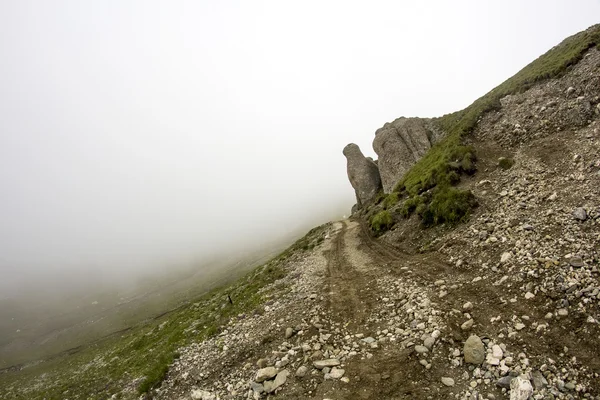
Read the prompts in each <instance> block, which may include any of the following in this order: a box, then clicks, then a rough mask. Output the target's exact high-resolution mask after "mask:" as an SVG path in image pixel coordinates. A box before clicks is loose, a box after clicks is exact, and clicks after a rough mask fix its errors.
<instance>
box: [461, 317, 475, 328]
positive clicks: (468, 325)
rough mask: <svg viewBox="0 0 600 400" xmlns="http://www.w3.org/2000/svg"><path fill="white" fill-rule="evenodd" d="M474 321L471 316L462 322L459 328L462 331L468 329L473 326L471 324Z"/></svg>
mask: <svg viewBox="0 0 600 400" xmlns="http://www.w3.org/2000/svg"><path fill="white" fill-rule="evenodd" d="M474 323H475V321H473V319H472V318H471V319H470V320H468V321H466V322H464V323H463V324H462V325H461V326H460V329H462V330H463V331H468V330H469V329H471V328H472V327H473V324H474Z"/></svg>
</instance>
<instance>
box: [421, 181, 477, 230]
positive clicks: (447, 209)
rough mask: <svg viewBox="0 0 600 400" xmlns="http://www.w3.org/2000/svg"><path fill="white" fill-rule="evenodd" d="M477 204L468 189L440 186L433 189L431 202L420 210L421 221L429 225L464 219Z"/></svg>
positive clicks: (452, 222) (451, 222)
mask: <svg viewBox="0 0 600 400" xmlns="http://www.w3.org/2000/svg"><path fill="white" fill-rule="evenodd" d="M476 205H477V201H476V200H475V196H474V195H473V193H471V191H470V190H461V189H457V188H453V187H449V186H440V187H437V188H436V189H435V190H434V193H433V196H432V200H431V203H429V205H427V206H426V207H424V208H423V211H422V212H421V218H422V223H423V225H424V226H426V227H429V226H433V225H438V224H443V223H448V224H451V225H452V224H457V223H459V222H462V221H464V220H465V219H466V218H467V217H468V216H469V212H470V210H471V209H472V208H473V207H475V206H476Z"/></svg>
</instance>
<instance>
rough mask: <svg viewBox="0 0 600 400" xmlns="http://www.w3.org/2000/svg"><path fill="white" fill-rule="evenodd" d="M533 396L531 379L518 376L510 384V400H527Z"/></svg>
mask: <svg viewBox="0 0 600 400" xmlns="http://www.w3.org/2000/svg"><path fill="white" fill-rule="evenodd" d="M532 394H533V387H532V386H531V382H529V379H526V378H524V377H522V376H518V377H516V378H515V379H513V380H512V381H511V382H510V400H527V399H529V396H531V395H532Z"/></svg>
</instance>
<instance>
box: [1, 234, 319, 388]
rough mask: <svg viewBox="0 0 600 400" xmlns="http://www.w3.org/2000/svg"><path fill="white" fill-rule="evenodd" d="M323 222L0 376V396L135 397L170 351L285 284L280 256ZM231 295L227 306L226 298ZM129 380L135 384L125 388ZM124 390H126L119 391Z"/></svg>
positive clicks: (315, 237) (254, 307) (315, 238)
mask: <svg viewBox="0 0 600 400" xmlns="http://www.w3.org/2000/svg"><path fill="white" fill-rule="evenodd" d="M324 236H325V229H324V226H321V227H318V228H315V229H313V230H311V231H310V232H309V233H308V234H307V235H306V236H305V237H303V238H302V239H300V240H298V241H297V242H296V243H295V244H293V245H292V246H290V247H289V248H288V249H287V250H286V251H284V252H283V253H281V254H280V255H279V256H277V257H275V258H274V259H272V260H271V261H269V262H267V263H266V264H264V265H262V266H260V267H258V268H256V269H254V270H253V271H251V272H249V273H247V274H246V275H243V276H242V277H241V278H239V279H237V280H236V281H235V282H233V283H231V284H229V285H225V286H222V287H219V288H215V289H213V290H211V291H210V292H208V293H206V294H204V295H203V296H200V297H199V298H197V299H195V300H193V301H192V302H191V303H186V304H184V305H182V306H180V307H179V308H177V309H176V310H173V311H172V312H170V313H168V314H166V315H164V316H161V317H159V318H156V319H154V320H150V321H147V322H145V323H143V324H140V325H138V326H134V327H132V328H131V329H130V330H128V331H127V332H124V333H118V334H115V335H113V336H112V337H109V338H106V339H103V340H101V341H98V342H95V343H92V344H90V345H88V346H85V347H83V348H81V349H80V350H79V351H78V352H71V353H69V354H66V353H65V354H63V355H61V356H57V357H55V358H52V359H48V360H45V361H43V362H41V363H39V364H37V365H33V366H30V367H28V368H25V369H23V370H21V371H9V372H4V373H1V374H0V388H2V389H1V390H0V392H1V393H0V394H1V395H4V396H7V397H8V398H13V397H14V398H30V399H62V398H67V397H68V398H70V399H78V398H80V399H88V398H110V397H111V395H113V394H117V396H118V398H132V399H135V398H139V395H140V394H144V393H150V392H151V391H152V389H154V388H156V387H158V386H159V385H160V383H161V382H162V381H163V379H164V378H165V376H166V374H167V373H168V371H169V367H170V365H171V364H172V362H173V361H174V360H175V359H177V358H178V357H179V352H178V349H179V348H181V347H183V346H185V345H188V344H190V343H193V342H201V341H203V340H205V339H207V338H209V337H211V336H214V335H216V334H218V333H219V331H220V330H221V328H222V327H223V326H225V325H226V324H227V323H228V321H229V320H230V319H232V318H237V316H238V315H240V314H245V313H251V312H259V311H260V309H259V305H260V304H262V303H263V302H264V301H266V300H267V299H269V298H272V297H274V296H275V295H281V294H282V293H284V292H285V291H286V290H287V288H286V287H285V286H284V285H283V284H277V283H276V282H277V281H279V280H280V279H281V278H283V277H285V276H286V274H287V271H286V270H285V267H284V261H285V260H287V259H288V258H290V257H292V256H293V255H294V254H297V252H298V251H301V249H302V247H303V246H304V245H305V244H306V243H310V244H311V245H316V244H318V243H321V242H322V241H323V238H324ZM228 296H231V299H232V300H233V304H231V303H230V302H229V301H228ZM136 380H137V384H136V385H137V386H134V387H131V384H132V382H134V381H136ZM126 387H130V388H131V389H133V391H131V392H123V393H122V390H123V389H124V388H126Z"/></svg>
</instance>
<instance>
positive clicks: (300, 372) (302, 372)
mask: <svg viewBox="0 0 600 400" xmlns="http://www.w3.org/2000/svg"><path fill="white" fill-rule="evenodd" d="M307 372H308V367H306V366H305V365H301V366H300V367H298V369H297V370H296V376H297V377H298V378H302V377H304V376H305V375H306V373H307Z"/></svg>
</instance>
